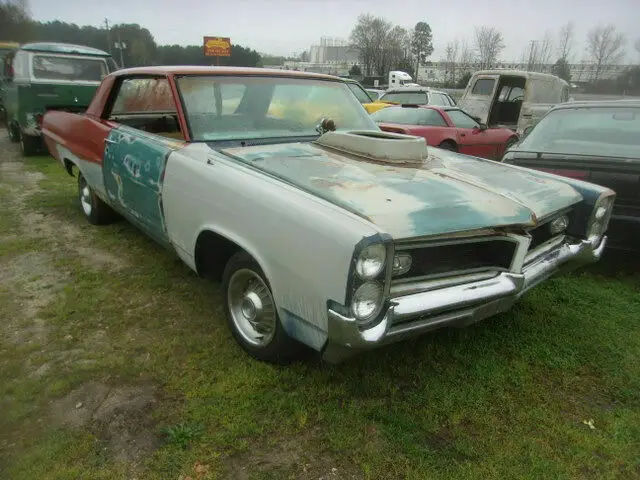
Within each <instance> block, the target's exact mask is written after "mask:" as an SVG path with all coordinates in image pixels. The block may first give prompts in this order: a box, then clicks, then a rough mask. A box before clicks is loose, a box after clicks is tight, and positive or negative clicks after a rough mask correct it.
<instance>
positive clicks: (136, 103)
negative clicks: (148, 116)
mask: <svg viewBox="0 0 640 480" xmlns="http://www.w3.org/2000/svg"><path fill="white" fill-rule="evenodd" d="M175 111H176V105H175V103H174V101H173V95H172V94H171V89H170V88H169V82H168V80H167V79H166V78H127V79H125V80H123V82H122V84H121V85H120V89H119V90H118V93H117V96H116V99H115V102H114V103H113V108H112V109H111V115H112V116H114V115H126V114H145V113H159V112H170V113H175Z"/></svg>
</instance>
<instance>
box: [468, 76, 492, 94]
mask: <svg viewBox="0 0 640 480" xmlns="http://www.w3.org/2000/svg"><path fill="white" fill-rule="evenodd" d="M495 83H496V81H495V79H493V78H479V79H478V80H476V83H474V84H473V89H472V90H471V94H472V95H491V94H492V93H493V86H494V85H495Z"/></svg>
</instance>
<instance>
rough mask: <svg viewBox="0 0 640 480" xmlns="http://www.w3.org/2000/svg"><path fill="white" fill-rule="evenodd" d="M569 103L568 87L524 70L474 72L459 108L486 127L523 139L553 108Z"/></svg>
mask: <svg viewBox="0 0 640 480" xmlns="http://www.w3.org/2000/svg"><path fill="white" fill-rule="evenodd" d="M567 101H569V84H568V83H567V82H565V81H564V80H562V79H561V78H560V77H557V76H555V75H550V74H547V73H538V72H526V71H523V70H482V71H480V72H475V73H474V74H473V75H472V76H471V78H470V79H469V83H468V84H467V87H466V88H465V90H464V93H463V94H462V97H460V100H459V101H458V106H459V107H460V108H462V109H463V110H465V111H466V112H468V113H469V114H470V115H473V116H474V117H477V118H478V120H479V121H480V122H481V123H484V124H486V125H488V126H497V125H500V126H504V127H508V128H511V129H513V130H516V132H518V134H520V135H523V134H524V135H526V134H527V133H529V130H531V128H533V126H534V125H535V124H536V123H537V122H538V120H540V118H541V117H542V116H543V115H544V114H545V113H546V112H547V111H548V110H549V109H550V108H551V107H552V106H554V105H556V104H558V103H563V102H567Z"/></svg>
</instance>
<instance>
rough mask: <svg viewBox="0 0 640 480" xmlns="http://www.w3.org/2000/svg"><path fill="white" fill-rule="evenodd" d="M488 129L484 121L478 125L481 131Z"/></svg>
mask: <svg viewBox="0 0 640 480" xmlns="http://www.w3.org/2000/svg"><path fill="white" fill-rule="evenodd" d="M486 129H487V126H486V125H485V124H484V123H481V124H480V125H479V126H478V130H480V131H481V132H484V131H485V130H486Z"/></svg>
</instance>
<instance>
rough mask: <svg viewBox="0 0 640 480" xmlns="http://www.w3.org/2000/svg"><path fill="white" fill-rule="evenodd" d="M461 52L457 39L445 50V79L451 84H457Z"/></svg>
mask: <svg viewBox="0 0 640 480" xmlns="http://www.w3.org/2000/svg"><path fill="white" fill-rule="evenodd" d="M459 50H460V42H459V41H458V39H457V38H456V39H455V40H454V41H453V42H449V43H447V46H446V47H445V49H444V57H443V58H442V62H443V63H444V66H445V79H446V80H447V81H449V82H451V83H454V84H455V83H456V68H457V66H458V61H459V59H458V52H459Z"/></svg>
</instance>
